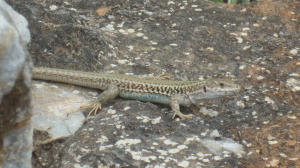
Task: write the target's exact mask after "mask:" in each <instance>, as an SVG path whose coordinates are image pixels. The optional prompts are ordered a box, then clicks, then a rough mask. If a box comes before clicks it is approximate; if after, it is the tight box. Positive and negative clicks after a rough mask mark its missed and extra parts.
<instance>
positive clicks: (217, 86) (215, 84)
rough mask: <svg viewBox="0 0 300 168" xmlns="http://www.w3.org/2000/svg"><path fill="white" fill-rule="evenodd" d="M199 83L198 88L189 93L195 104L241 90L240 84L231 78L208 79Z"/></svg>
mask: <svg viewBox="0 0 300 168" xmlns="http://www.w3.org/2000/svg"><path fill="white" fill-rule="evenodd" d="M197 85H198V86H197V89H195V90H194V91H192V92H190V93H188V96H189V98H190V100H191V101H192V102H193V104H198V103H200V102H203V101H207V100H212V99H216V98H221V97H225V96H229V95H233V94H235V93H237V92H239V91H240V90H241V86H240V85H238V84H236V83H235V82H234V81H232V80H229V79H208V80H204V81H203V82H200V83H199V84H197Z"/></svg>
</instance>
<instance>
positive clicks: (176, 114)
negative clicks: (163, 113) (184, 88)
mask: <svg viewBox="0 0 300 168" xmlns="http://www.w3.org/2000/svg"><path fill="white" fill-rule="evenodd" d="M176 116H178V117H180V118H181V119H183V120H184V119H192V118H193V115H184V114H182V113H180V112H179V113H174V115H173V119H174V118H175V117H176Z"/></svg>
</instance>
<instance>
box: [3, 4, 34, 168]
mask: <svg viewBox="0 0 300 168" xmlns="http://www.w3.org/2000/svg"><path fill="white" fill-rule="evenodd" d="M0 23H1V24H0V167H5V168H15V167H20V168H29V167H31V153H32V136H33V129H32V125H31V120H30V119H31V108H30V107H31V106H30V102H31V101H30V85H31V83H30V82H31V72H30V66H29V63H30V57H29V54H28V51H27V44H28V42H29V41H30V33H29V29H28V27H27V26H28V22H27V21H26V19H25V18H24V17H23V16H22V15H20V14H19V13H17V12H16V11H14V10H13V9H12V8H11V7H10V6H9V5H8V4H6V3H5V2H4V1H3V0H0Z"/></svg>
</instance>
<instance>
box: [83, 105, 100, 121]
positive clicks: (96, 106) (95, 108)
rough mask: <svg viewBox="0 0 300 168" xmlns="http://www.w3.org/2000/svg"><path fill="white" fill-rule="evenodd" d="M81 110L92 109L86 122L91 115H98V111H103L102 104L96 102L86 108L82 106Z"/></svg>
mask: <svg viewBox="0 0 300 168" xmlns="http://www.w3.org/2000/svg"><path fill="white" fill-rule="evenodd" d="M81 108H92V110H91V111H90V112H89V114H88V115H87V117H86V119H85V121H88V120H89V117H90V115H91V114H92V113H93V112H94V115H96V113H97V111H98V110H100V109H101V103H100V102H98V101H97V102H94V103H91V104H88V105H85V106H81Z"/></svg>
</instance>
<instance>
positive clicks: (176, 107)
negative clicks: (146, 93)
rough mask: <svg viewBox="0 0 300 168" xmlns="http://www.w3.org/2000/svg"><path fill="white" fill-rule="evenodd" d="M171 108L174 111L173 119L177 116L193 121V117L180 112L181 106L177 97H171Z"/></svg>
mask: <svg viewBox="0 0 300 168" xmlns="http://www.w3.org/2000/svg"><path fill="white" fill-rule="evenodd" d="M171 108H172V110H173V111H174V115H173V119H174V118H175V116H176V115H177V116H179V117H180V118H181V119H192V115H184V114H182V113H181V112H180V106H179V103H178V101H177V99H176V96H171Z"/></svg>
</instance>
